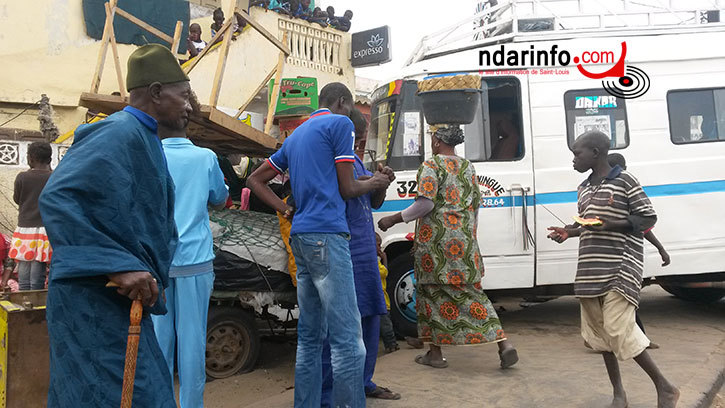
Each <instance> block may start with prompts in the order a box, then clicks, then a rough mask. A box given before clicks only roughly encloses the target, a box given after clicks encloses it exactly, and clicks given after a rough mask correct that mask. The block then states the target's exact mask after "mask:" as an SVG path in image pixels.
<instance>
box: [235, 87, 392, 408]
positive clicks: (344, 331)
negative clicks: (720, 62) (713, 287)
mask: <svg viewBox="0 0 725 408" xmlns="http://www.w3.org/2000/svg"><path fill="white" fill-rule="evenodd" d="M319 101H320V106H321V107H322V108H321V109H319V110H317V111H315V112H313V113H312V115H311V116H310V119H308V120H307V121H306V122H305V123H303V124H302V125H300V126H299V127H298V128H297V129H296V130H295V131H294V132H293V133H292V134H291V135H290V136H289V137H288V138H287V139H286V140H285V141H284V144H283V145H282V148H281V149H280V150H279V151H277V152H276V153H275V154H273V155H272V156H271V157H270V158H269V159H268V160H267V161H266V162H265V163H264V164H263V165H262V166H261V167H260V168H259V169H257V170H256V171H255V172H254V173H253V174H252V175H251V176H250V177H249V179H248V180H247V185H248V186H249V188H250V189H251V190H252V191H253V192H254V194H256V195H257V196H258V197H259V198H260V199H261V200H262V201H264V202H265V203H267V205H269V206H270V207H272V208H274V209H275V210H276V211H278V212H280V213H282V214H284V215H285V217H287V218H289V217H291V216H292V213H293V212H294V219H293V221H292V230H291V236H290V244H291V246H292V252H293V254H294V256H295V261H296V262H297V302H298V305H299V308H300V318H299V321H298V323H297V361H296V364H295V407H313V406H320V398H321V389H322V382H321V380H322V367H321V355H322V343H323V341H324V339H325V337H327V336H328V334H329V337H328V338H329V341H330V347H331V349H332V356H333V358H332V372H333V402H334V405H335V406H349V407H352V408H358V407H364V406H365V392H364V388H363V367H364V363H365V346H364V344H363V341H362V328H361V323H360V312H359V310H358V306H357V300H356V295H355V285H354V277H353V271H352V261H351V259H350V248H349V245H348V239H349V236H350V231H349V229H348V225H347V219H346V217H345V208H346V207H345V200H347V199H350V198H354V197H359V196H361V195H364V194H367V193H368V192H370V191H373V190H378V189H381V188H387V187H388V185H389V184H390V182H391V181H392V180H393V179H394V175H393V173H392V171H391V170H389V169H383V168H382V166H380V167H379V171H377V172H376V173H375V174H374V175H373V176H372V177H371V178H369V179H366V180H356V179H355V177H354V172H353V163H354V161H355V156H354V154H355V153H354V151H353V149H354V141H355V132H354V127H353V124H352V121H351V120H350V118H349V117H348V116H349V115H350V112H351V111H352V108H353V100H352V94H351V93H350V90H349V89H347V87H346V86H345V85H343V84H341V83H339V82H333V83H330V84H327V85H326V86H325V87H323V88H322V90H321V91H320V97H319ZM285 170H289V173H290V181H291V184H292V195H293V196H294V197H295V203H296V204H297V208H292V207H290V206H288V205H287V204H286V203H284V202H283V201H282V200H280V199H279V197H277V196H276V195H275V194H274V193H273V192H272V190H270V189H269V187H268V186H267V183H268V182H269V181H270V180H272V179H273V178H274V177H275V176H276V175H277V174H278V173H282V172H284V171H285Z"/></svg>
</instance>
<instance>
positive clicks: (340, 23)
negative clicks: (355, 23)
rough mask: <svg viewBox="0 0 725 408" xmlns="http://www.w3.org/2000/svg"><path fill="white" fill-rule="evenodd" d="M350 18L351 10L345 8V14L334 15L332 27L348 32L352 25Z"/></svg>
mask: <svg viewBox="0 0 725 408" xmlns="http://www.w3.org/2000/svg"><path fill="white" fill-rule="evenodd" d="M350 20H352V11H351V10H345V14H343V15H342V17H335V19H334V20H333V21H334V24H333V25H332V27H333V28H336V29H338V30H340V31H344V32H348V31H350V27H351V26H352V22H351V21H350Z"/></svg>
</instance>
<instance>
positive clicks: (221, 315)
mask: <svg viewBox="0 0 725 408" xmlns="http://www.w3.org/2000/svg"><path fill="white" fill-rule="evenodd" d="M259 347H260V339H259V333H258V332H257V326H256V325H255V322H254V314H253V313H252V312H251V311H248V310H245V309H242V308H241V307H214V306H210V307H209V318H208V321H207V330H206V374H207V375H208V376H209V377H212V378H216V379H220V378H227V377H231V376H232V375H234V374H237V373H245V372H249V371H252V369H254V364H255V363H256V362H257V358H258V357H259Z"/></svg>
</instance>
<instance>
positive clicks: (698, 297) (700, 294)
mask: <svg viewBox="0 0 725 408" xmlns="http://www.w3.org/2000/svg"><path fill="white" fill-rule="evenodd" d="M660 286H661V287H662V289H664V290H666V291H667V292H669V293H671V294H673V295H675V297H678V298H680V299H682V300H687V301H690V302H697V303H714V302H717V301H718V300H720V299H722V298H723V297H725V289H719V288H686V287H684V286H679V285H677V284H667V283H660Z"/></svg>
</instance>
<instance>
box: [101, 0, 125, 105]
mask: <svg viewBox="0 0 725 408" xmlns="http://www.w3.org/2000/svg"><path fill="white" fill-rule="evenodd" d="M111 14H113V10H111V5H110V4H109V3H106V16H109V15H111ZM111 18H113V17H111ZM108 31H109V32H108V39H109V41H110V42H111V51H112V52H113V65H115V67H116V80H118V92H119V93H120V94H121V99H123V100H124V101H125V100H126V84H125V82H124V81H123V72H122V71H121V60H120V59H119V58H118V46H117V45H116V32H115V31H114V30H113V24H111V26H110V28H109V29H108Z"/></svg>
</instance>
